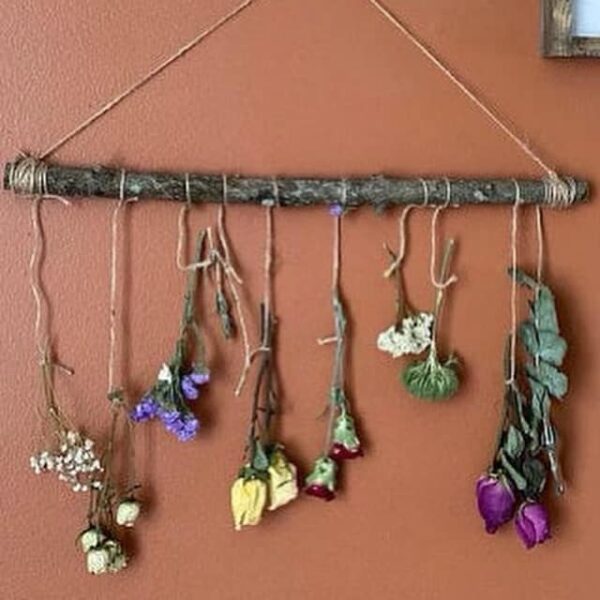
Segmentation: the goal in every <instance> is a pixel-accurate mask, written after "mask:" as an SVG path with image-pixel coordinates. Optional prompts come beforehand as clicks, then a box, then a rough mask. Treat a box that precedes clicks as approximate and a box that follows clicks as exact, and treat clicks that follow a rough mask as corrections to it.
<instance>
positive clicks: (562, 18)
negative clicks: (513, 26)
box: [542, 0, 600, 58]
mask: <svg viewBox="0 0 600 600" xmlns="http://www.w3.org/2000/svg"><path fill="white" fill-rule="evenodd" d="M542 54H543V55H544V56H546V57H549V58H572V57H600V37H598V38H595V37H589V38H588V37H577V36H574V35H573V1H572V0H542Z"/></svg>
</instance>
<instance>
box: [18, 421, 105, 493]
mask: <svg viewBox="0 0 600 600" xmlns="http://www.w3.org/2000/svg"><path fill="white" fill-rule="evenodd" d="M29 464H30V465H31V468H32V469H33V471H34V473H35V474H36V475H39V474H41V473H48V472H54V473H56V475H57V477H58V479H59V480H60V481H64V482H65V483H67V484H68V485H69V486H70V487H71V489H72V490H73V491H74V492H87V491H89V490H90V489H92V488H94V489H100V488H101V487H102V482H101V481H100V474H101V473H102V471H103V468H102V466H101V463H100V459H99V458H98V457H97V456H96V454H95V452H94V442H93V441H92V440H91V439H89V438H86V437H84V436H83V435H81V434H80V433H79V432H78V431H68V432H67V433H66V434H65V435H64V437H63V439H62V441H61V444H60V446H59V447H58V449H55V450H44V451H42V452H40V453H39V454H35V455H33V456H32V457H31V458H30V459H29Z"/></svg>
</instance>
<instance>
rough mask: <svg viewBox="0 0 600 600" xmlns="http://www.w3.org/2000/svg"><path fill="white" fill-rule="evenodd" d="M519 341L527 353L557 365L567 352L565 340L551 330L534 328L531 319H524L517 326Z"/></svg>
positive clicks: (534, 325)
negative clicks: (518, 326)
mask: <svg viewBox="0 0 600 600" xmlns="http://www.w3.org/2000/svg"><path fill="white" fill-rule="evenodd" d="M519 335H520V337H521V341H522V342H523V345H524V346H525V350H527V352H528V354H530V355H531V356H534V357H535V356H537V357H539V358H541V359H542V360H545V361H546V362H548V363H550V364H552V365H554V366H555V367H559V366H560V365H561V364H562V362H563V360H564V358H565V354H566V352H567V342H566V341H565V340H564V339H563V338H562V337H560V335H558V334H557V333H554V332H553V331H542V330H538V329H537V328H536V324H535V323H534V322H533V321H525V322H524V323H522V324H521V326H520V328H519Z"/></svg>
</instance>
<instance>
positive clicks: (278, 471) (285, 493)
mask: <svg viewBox="0 0 600 600" xmlns="http://www.w3.org/2000/svg"><path fill="white" fill-rule="evenodd" d="M268 472H269V498H270V499H271V503H270V505H269V510H276V509H278V508H280V507H281V506H285V505H286V504H288V503H289V502H291V501H292V500H295V499H296V498H297V497H298V469H297V468H296V465H293V464H292V463H291V462H289V461H288V459H287V457H286V455H285V454H284V453H283V452H281V450H275V451H274V452H273V453H272V454H271V459H270V465H269V469H268Z"/></svg>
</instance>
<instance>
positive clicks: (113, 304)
mask: <svg viewBox="0 0 600 600" xmlns="http://www.w3.org/2000/svg"><path fill="white" fill-rule="evenodd" d="M126 178H127V172H126V171H125V169H121V178H120V182H119V200H118V202H117V204H116V206H115V208H114V210H113V214H112V218H111V244H110V278H109V279H110V291H109V298H110V300H109V346H108V375H107V380H108V394H109V395H110V394H112V393H113V392H114V391H115V389H116V388H115V362H116V346H117V266H118V264H117V263H118V248H117V245H118V238H119V214H120V212H121V209H122V208H123V207H124V206H125V205H127V204H128V203H130V202H137V200H138V199H137V198H126V197H125V183H126Z"/></svg>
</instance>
